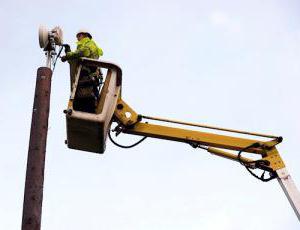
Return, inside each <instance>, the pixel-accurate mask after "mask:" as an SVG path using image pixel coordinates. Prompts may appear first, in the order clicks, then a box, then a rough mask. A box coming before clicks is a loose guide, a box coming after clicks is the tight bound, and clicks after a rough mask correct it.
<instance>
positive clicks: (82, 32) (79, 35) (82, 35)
mask: <svg viewBox="0 0 300 230" xmlns="http://www.w3.org/2000/svg"><path fill="white" fill-rule="evenodd" d="M76 37H77V40H78V41H80V40H81V39H83V38H86V37H88V38H90V39H92V35H91V33H90V32H89V31H88V30H86V29H81V30H79V31H78V32H77V34H76Z"/></svg>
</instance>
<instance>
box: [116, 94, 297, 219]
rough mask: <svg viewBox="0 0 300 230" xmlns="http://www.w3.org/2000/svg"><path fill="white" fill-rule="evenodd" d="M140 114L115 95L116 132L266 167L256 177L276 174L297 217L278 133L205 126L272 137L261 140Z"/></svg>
mask: <svg viewBox="0 0 300 230" xmlns="http://www.w3.org/2000/svg"><path fill="white" fill-rule="evenodd" d="M143 117H144V118H145V116H142V115H139V114H137V113H136V112H135V111H134V110H133V109H132V108H130V106H129V105H127V104H126V103H125V102H124V101H123V100H122V99H121V98H119V99H118V102H117V107H116V110H115V113H114V119H115V121H116V122H117V123H118V126H117V128H116V131H117V132H123V133H127V134H133V135H140V136H145V137H153V138H159V139H165V140H171V141H178V142H184V143H188V144H190V145H192V146H193V147H195V148H196V147H199V148H202V149H205V150H207V151H208V152H210V153H212V154H214V155H216V156H220V157H224V158H227V159H230V160H233V161H238V162H240V163H241V164H242V165H244V166H245V167H246V168H247V169H248V171H250V173H251V174H253V173H252V171H251V170H250V169H255V168H258V169H261V170H264V171H268V172H269V173H270V175H271V177H270V178H269V179H267V180H264V178H263V177H264V174H262V177H261V178H259V179H261V180H263V181H269V180H270V179H274V178H277V180H278V182H279V184H280V185H281V187H282V189H283V191H284V193H285V195H286V197H287V198H288V200H289V202H290V204H291V206H292V208H293V210H294V211H295V214H296V215H297V217H298V219H299V220H300V193H299V191H298V190H297V188H296V185H295V184H294V182H293V180H292V178H291V176H290V174H289V173H288V172H287V170H286V167H285V164H284V162H283V160H282V158H281V157H280V155H279V153H278V151H277V149H276V145H277V144H279V143H280V142H281V141H282V138H281V137H275V136H270V135H263V134H257V133H249V132H242V131H237V130H227V129H223V128H216V127H208V126H205V127H204V128H212V129H217V130H222V131H228V132H234V133H243V134H248V135H254V136H262V137H269V138H272V139H270V140H269V141H260V140H253V139H246V138H240V137H232V136H227V135H220V134H214V133H208V132H200V131H193V130H188V129H182V128H175V127H170V126H163V125H156V124H149V123H147V122H142V119H143ZM146 118H147V117H146ZM156 120H159V121H167V122H170V120H165V119H159V118H158V119H156ZM171 122H172V121H171ZM174 123H177V124H184V123H183V122H178V121H176V122H174ZM189 125H191V124H189ZM193 126H199V125H193ZM224 150H235V151H239V152H238V154H235V153H232V152H228V151H224ZM242 152H248V153H252V154H255V155H260V156H261V159H258V160H253V159H251V158H246V157H242V156H241V153H242ZM256 177H257V176H256Z"/></svg>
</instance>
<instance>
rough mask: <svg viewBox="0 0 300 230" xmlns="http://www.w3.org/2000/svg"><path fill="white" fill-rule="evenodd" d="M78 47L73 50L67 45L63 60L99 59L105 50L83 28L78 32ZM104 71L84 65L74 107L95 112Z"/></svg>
mask: <svg viewBox="0 0 300 230" xmlns="http://www.w3.org/2000/svg"><path fill="white" fill-rule="evenodd" d="M76 37H77V40H78V42H77V49H76V50H75V51H74V52H71V49H70V47H69V46H68V45H67V46H65V52H66V55H65V56H63V57H61V60H62V62H65V61H72V60H76V59H79V58H81V57H87V58H92V59H98V58H99V57H100V56H102V55H103V51H102V49H101V48H100V47H98V46H97V44H96V43H95V42H94V40H93V39H92V35H91V33H90V32H89V31H88V30H85V29H81V30H79V31H78V32H77V34H76ZM102 80H103V79H102V73H101V70H100V68H97V67H92V66H83V68H82V70H81V72H80V79H79V83H78V88H77V90H76V96H75V100H74V109H75V110H78V111H83V112H89V113H94V112H95V106H96V103H97V100H98V96H99V90H98V86H99V84H100V83H102Z"/></svg>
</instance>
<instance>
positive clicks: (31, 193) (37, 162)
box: [22, 67, 52, 230]
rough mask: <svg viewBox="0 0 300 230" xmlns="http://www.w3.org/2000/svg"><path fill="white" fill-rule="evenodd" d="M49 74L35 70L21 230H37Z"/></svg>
mask: <svg viewBox="0 0 300 230" xmlns="http://www.w3.org/2000/svg"><path fill="white" fill-rule="evenodd" d="M51 77H52V70H51V69H50V68H49V67H40V68H39V69H38V70H37V78H36V88H35V96H34V103H33V110H32V121H31V131H30V141H29V149H28V158H27V170H26V182H25V192H24V204H23V218H22V230H40V229H41V216H42V202H43V185H44V168H45V156H46V143H47V133H48V118H49V109H50V92H51Z"/></svg>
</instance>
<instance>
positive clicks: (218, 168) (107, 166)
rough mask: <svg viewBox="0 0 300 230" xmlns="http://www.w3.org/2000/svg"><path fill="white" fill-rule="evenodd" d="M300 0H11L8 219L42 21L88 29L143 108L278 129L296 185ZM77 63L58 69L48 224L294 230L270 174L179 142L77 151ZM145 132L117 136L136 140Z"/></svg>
mask: <svg viewBox="0 0 300 230" xmlns="http://www.w3.org/2000/svg"><path fill="white" fill-rule="evenodd" d="M299 12H300V3H299V1H297V0H286V1H283V0H282V1H279V0H277V1H276V0H273V1H271V0H251V1H250V0H245V1H234V0H230V1H229V0H228V1H216V0H212V1H203V0H198V1H196V0H195V1H192V0H186V1H179V0H175V1H162V0H160V1H158V0H152V1H137V0H131V1H130V0H124V1H112V0H110V1H108V0H105V1H96V0H90V1H69V2H67V1H64V2H63V1H57V0H54V1H52V2H47V3H46V2H45V1H21V0H19V1H17V0H12V1H4V2H3V3H1V7H0V21H1V30H2V32H1V36H0V43H1V44H2V46H1V47H2V48H1V50H2V55H1V57H0V63H1V70H2V71H1V76H2V77H1V80H2V82H1V84H0V89H1V90H0V98H1V99H2V100H1V116H0V127H1V132H0V140H1V143H2V153H1V155H0V182H1V189H0V229H6V230H10V229H12V230H14V229H20V227H21V219H22V205H23V194H24V183H25V171H26V161H27V151H28V142H29V131H30V122H31V112H32V104H33V96H34V88H35V80H36V69H37V68H38V67H39V66H41V65H44V63H45V58H44V54H43V52H42V50H40V49H39V45H38V33H37V32H38V26H39V25H40V24H44V25H47V26H48V27H49V28H51V27H54V26H56V25H60V26H61V27H62V28H63V30H64V35H65V36H64V37H65V39H64V40H65V42H67V43H70V44H72V48H73V49H74V48H75V41H76V38H75V34H76V31H77V30H79V29H80V28H82V27H85V28H87V29H89V30H90V31H91V32H92V34H93V36H94V38H95V40H96V41H97V43H98V44H99V45H100V46H101V47H102V49H103V51H104V56H103V59H104V60H109V61H112V62H115V63H118V64H119V65H120V66H121V68H122V70H123V89H122V96H123V99H124V100H125V101H126V102H127V103H129V104H130V105H131V106H132V107H133V108H134V109H135V110H136V111H137V112H138V113H140V114H144V115H150V116H159V117H165V118H172V119H176V120H182V121H189V122H198V123H205V124H210V125H217V126H222V127H228V128H233V129H242V130H248V131H253V132H260V133H268V134H274V135H281V136H283V138H284V141H283V143H282V144H280V145H279V146H278V149H279V152H280V153H281V155H282V157H283V159H284V161H285V163H286V165H287V168H288V170H289V171H290V173H291V175H292V177H293V178H294V180H295V182H296V184H297V185H298V186H300V168H299V162H300V153H299V140H300V122H299V117H300V109H299V98H300V91H299V85H300V65H299V63H300V46H299V44H300V23H299V19H300V16H299V15H300V14H299ZM68 74H69V69H68V65H67V64H66V63H61V62H59V63H58V64H57V67H56V70H55V73H54V75H53V79H52V94H51V109H50V118H49V132H48V145H47V156H46V171H45V184H44V201H43V216H42V229H43V230H53V229H56V230H66V229H72V230H82V229H89V230H96V229H97V230H98V229H106V230H117V229H118V230H119V229H124V230H126V229H128V230H129V229H130V230H148V229H149V230H150V229H151V230H153V229H157V230H166V229H172V230H177V229H178V230H179V229H180V230H182V229H186V230H195V229H220V230H229V229H235V230H238V229H245V230H247V229H249V230H250V229H256V230H260V229H264V230H266V229H272V230H276V229H277V230H279V229H280V230H281V229H289V230H295V229H299V222H298V220H297V218H296V216H295V214H294V213H293V210H292V208H291V207H290V205H289V203H288V201H287V199H286V197H285V196H284V193H283V192H282V190H281V188H280V186H279V184H278V183H277V181H276V180H273V181H271V182H268V183H263V182H260V181H258V180H256V179H255V178H253V177H252V176H251V175H249V174H248V173H247V171H246V170H245V168H243V167H242V166H241V165H239V164H237V163H235V162H231V161H228V160H225V159H221V158H217V157H215V156H212V155H210V154H209V153H207V152H205V151H202V150H197V149H193V148H191V147H190V146H188V145H186V144H182V143H175V142H170V141H163V140H157V139H150V138H148V139H147V140H146V141H145V142H143V143H142V144H140V145H139V146H137V147H136V148H133V149H129V150H124V149H119V148H117V147H116V146H114V145H112V143H110V142H109V141H108V143H107V149H106V152H105V154H104V155H97V154H93V153H87V152H82V151H75V150H70V149H68V148H67V147H66V145H65V144H64V140H65V138H66V128H65V116H64V114H63V113H62V111H63V110H64V109H65V108H66V106H67V100H68V97H69V75H68ZM137 139H138V138H137V137H134V136H133V137H132V136H129V137H127V138H126V137H123V138H120V139H118V141H119V142H122V143H123V144H129V143H133V142H135V141H136V140H137Z"/></svg>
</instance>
